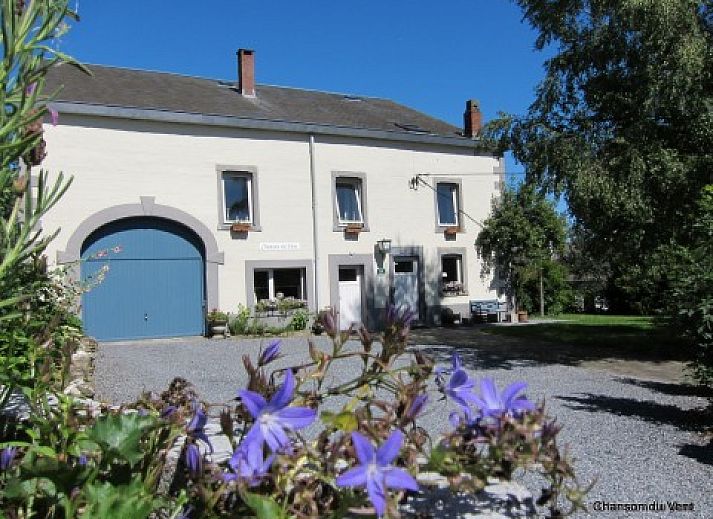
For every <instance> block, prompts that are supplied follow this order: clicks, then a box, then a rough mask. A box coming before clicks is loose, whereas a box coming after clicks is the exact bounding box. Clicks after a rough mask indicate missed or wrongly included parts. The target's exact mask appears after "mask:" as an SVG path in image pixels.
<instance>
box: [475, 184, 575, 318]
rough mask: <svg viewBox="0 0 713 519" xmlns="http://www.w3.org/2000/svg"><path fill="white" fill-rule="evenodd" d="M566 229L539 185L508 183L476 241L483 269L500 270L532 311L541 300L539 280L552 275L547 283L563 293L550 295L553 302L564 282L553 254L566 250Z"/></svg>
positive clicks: (485, 271) (522, 304) (522, 303)
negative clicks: (539, 190)
mask: <svg viewBox="0 0 713 519" xmlns="http://www.w3.org/2000/svg"><path fill="white" fill-rule="evenodd" d="M565 234H566V223H565V220H564V218H562V217H561V216H560V215H559V214H558V213H557V211H556V209H555V206H554V203H553V202H552V201H550V200H548V199H547V198H546V197H545V196H544V195H542V194H541V193H539V192H538V191H537V190H536V188H535V186H534V185H532V184H522V185H520V186H519V187H517V188H512V187H508V188H506V189H505V190H504V191H503V193H502V197H501V198H500V199H499V200H497V201H496V202H495V203H494V207H493V213H492V215H491V216H490V217H489V218H488V219H487V220H485V222H484V224H483V229H482V230H481V231H480V233H479V234H478V238H477V240H476V242H475V246H476V248H477V250H478V254H479V255H480V256H481V257H482V259H483V274H489V273H490V272H492V271H493V270H495V271H496V273H497V275H498V277H499V278H500V280H501V281H502V282H504V283H505V285H506V286H507V287H508V291H509V295H510V296H511V297H512V296H514V297H515V299H516V301H517V302H519V306H520V307H521V308H525V309H528V310H530V311H532V310H534V308H533V307H534V306H535V305H536V303H535V301H538V300H539V299H540V294H539V292H540V281H542V284H543V285H544V284H545V281H544V276H545V274H547V277H548V281H547V285H548V288H550V289H555V286H556V287H557V288H556V290H557V292H558V293H557V294H552V295H551V296H550V302H551V303H554V301H555V300H559V299H561V298H562V297H563V296H562V294H561V291H562V289H563V286H562V283H561V282H557V281H556V278H558V277H559V278H561V277H562V273H561V267H554V265H553V264H554V261H553V258H554V257H555V256H556V255H561V254H562V252H563V250H564V243H565ZM535 280H536V281H535ZM533 281H535V283H536V286H534V285H533ZM533 288H534V295H533ZM551 309H554V308H551Z"/></svg>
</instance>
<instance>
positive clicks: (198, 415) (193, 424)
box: [186, 402, 213, 452]
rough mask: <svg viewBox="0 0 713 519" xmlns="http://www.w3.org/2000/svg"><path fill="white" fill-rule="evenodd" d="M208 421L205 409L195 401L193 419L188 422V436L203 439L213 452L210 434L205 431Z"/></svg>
mask: <svg viewBox="0 0 713 519" xmlns="http://www.w3.org/2000/svg"><path fill="white" fill-rule="evenodd" d="M207 422H208V416H207V415H206V414H205V411H203V409H202V408H201V406H200V404H199V403H198V402H194V403H193V417H192V418H191V421H190V422H188V426H187V427H186V433H188V436H190V437H191V438H193V439H196V440H201V441H202V442H203V443H205V444H206V445H208V447H209V448H210V452H213V445H212V444H211V443H210V440H209V439H208V435H207V434H206V433H205V426H206V423H207Z"/></svg>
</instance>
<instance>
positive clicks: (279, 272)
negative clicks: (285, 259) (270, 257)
mask: <svg viewBox="0 0 713 519" xmlns="http://www.w3.org/2000/svg"><path fill="white" fill-rule="evenodd" d="M303 272H304V269H275V270H274V274H273V276H274V279H275V296H277V293H278V292H282V295H284V296H285V297H294V298H295V299H303V297H302V275H303V274H302V273H303Z"/></svg>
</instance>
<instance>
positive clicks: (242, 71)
mask: <svg viewBox="0 0 713 519" xmlns="http://www.w3.org/2000/svg"><path fill="white" fill-rule="evenodd" d="M238 84H239V88H240V93H241V94H242V95H244V96H246V97H255V51H254V50H250V49H239V50H238Z"/></svg>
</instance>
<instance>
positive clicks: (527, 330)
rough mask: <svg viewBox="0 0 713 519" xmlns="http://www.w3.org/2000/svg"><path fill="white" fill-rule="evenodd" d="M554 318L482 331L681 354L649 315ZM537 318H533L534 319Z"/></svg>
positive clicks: (680, 346) (675, 341) (679, 347)
mask: <svg viewBox="0 0 713 519" xmlns="http://www.w3.org/2000/svg"><path fill="white" fill-rule="evenodd" d="M556 319H557V322H551V323H541V324H536V325H535V324H533V325H524V326H492V327H485V328H483V331H484V332H486V333H491V334H495V335H503V336H508V337H521V338H525V339H527V338H529V339H533V340H540V341H546V342H552V343H558V344H562V345H569V346H572V347H575V348H606V349H619V350H626V351H627V352H634V351H640V352H642V353H649V354H654V355H656V354H661V355H665V356H672V355H673V356H674V357H678V356H681V357H683V356H685V353H684V352H683V343H682V341H681V340H680V339H678V338H676V337H674V336H673V335H672V334H671V333H670V332H669V330H667V329H666V328H665V327H661V326H657V325H656V324H655V322H654V319H653V318H652V317H640V316H629V315H601V314H597V315H589V314H586V315H585V314H565V315H560V316H557V317H556ZM536 320H537V318H535V319H533V321H536Z"/></svg>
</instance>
